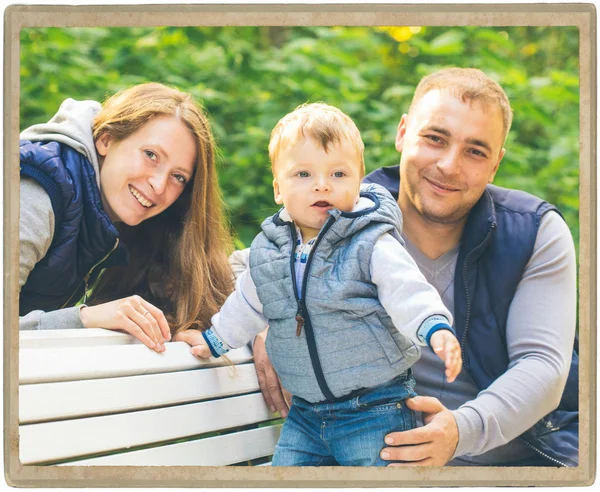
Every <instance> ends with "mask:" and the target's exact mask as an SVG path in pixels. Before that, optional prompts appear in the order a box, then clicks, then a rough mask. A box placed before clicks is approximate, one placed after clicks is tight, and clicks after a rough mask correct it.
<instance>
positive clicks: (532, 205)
mask: <svg viewBox="0 0 600 492" xmlns="http://www.w3.org/2000/svg"><path fill="white" fill-rule="evenodd" d="M364 182H367V183H379V184H381V185H382V186H384V187H385V188H386V189H387V190H388V191H389V192H390V193H391V194H392V196H394V198H395V199H397V198H398V190H399V186H400V176H399V166H392V167H386V168H381V169H378V170H376V171H374V172H373V173H371V174H369V175H368V176H366V177H365V179H364ZM551 210H553V211H556V212H558V210H557V209H556V207H554V206H552V205H550V204H548V203H547V202H545V201H543V200H541V199H539V198H537V197H535V196H533V195H530V194H528V193H525V192H522V191H516V190H509V189H505V188H500V187H498V186H493V185H488V186H487V188H486V190H485V192H484V194H483V196H482V197H481V199H480V200H479V201H478V202H477V204H476V205H475V206H474V207H473V209H472V210H471V212H470V213H469V217H468V219H467V223H466V225H465V230H464V232H463V237H462V239H461V244H460V249H459V254H458V259H457V263H456V272H455V278H454V327H455V329H456V334H457V337H458V339H459V341H460V342H461V346H462V350H463V353H464V359H463V360H464V361H465V364H464V370H465V371H466V372H467V374H468V375H469V376H470V378H471V380H472V381H473V384H474V385H475V387H476V388H477V390H478V391H481V390H483V389H485V388H487V387H488V386H489V385H490V384H492V383H493V382H494V381H495V380H496V379H497V378H498V377H500V376H501V375H502V374H504V372H506V370H507V369H508V353H507V349H506V336H505V330H506V320H507V317H508V308H509V306H510V303H511V301H512V299H513V297H514V294H515V291H516V288H517V285H518V283H519V281H520V280H521V277H522V275H523V271H524V270H525V266H526V265H527V263H528V262H529V259H530V258H531V255H532V253H533V248H534V246H535V240H536V237H537V232H538V228H539V224H540V219H541V217H542V216H543V215H544V214H545V213H547V212H549V211H551ZM507 265H510V268H507ZM576 349H577V340H575V349H574V351H573V358H572V361H571V369H570V372H569V376H568V379H567V384H566V387H565V390H564V393H563V396H562V399H561V402H560V404H559V406H558V408H557V409H556V410H554V411H553V412H551V413H549V414H548V415H546V416H545V417H544V418H543V419H541V420H540V421H539V422H537V423H536V424H535V425H534V426H533V427H532V428H531V429H529V430H528V431H526V432H525V433H524V434H522V435H521V436H520V438H521V439H522V440H523V441H525V442H526V443H527V444H528V445H529V446H530V447H531V448H532V449H533V450H534V451H536V453H537V455H539V460H538V461H536V462H535V463H528V464H535V465H540V466H577V464H578V447H579V411H578V409H579V401H578V398H579V391H578V384H579V357H578V355H577V350H576Z"/></svg>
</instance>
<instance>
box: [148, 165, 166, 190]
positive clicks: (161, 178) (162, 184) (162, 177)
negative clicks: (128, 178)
mask: <svg viewBox="0 0 600 492" xmlns="http://www.w3.org/2000/svg"><path fill="white" fill-rule="evenodd" d="M168 181H169V172H168V170H161V169H157V170H156V172H155V173H154V174H152V175H151V176H150V178H148V182H149V183H150V186H151V187H152V189H153V190H154V192H155V193H156V194H157V195H162V194H163V193H164V192H165V190H166V189H167V183H168Z"/></svg>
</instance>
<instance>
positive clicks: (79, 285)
mask: <svg viewBox="0 0 600 492" xmlns="http://www.w3.org/2000/svg"><path fill="white" fill-rule="evenodd" d="M117 246H119V238H117V240H116V241H115V245H114V246H113V247H112V249H111V250H110V251H109V252H108V253H107V254H106V255H105V256H104V258H102V259H101V260H100V261H98V262H97V263H96V264H95V265H94V266H93V267H92V268H90V271H89V272H87V275H86V276H85V277H83V280H81V281H80V282H79V284H78V285H77V288H76V289H75V291H74V292H73V293H72V294H71V297H69V299H68V300H67V302H65V303H64V304H63V305H62V307H61V309H64V307H65V306H66V305H67V304H69V302H71V299H73V296H74V295H75V294H77V292H78V291H79V287H81V284H82V283H83V284H84V290H83V303H84V304H85V303H86V302H87V291H88V282H89V280H90V276H91V274H92V272H93V271H94V269H95V268H96V267H97V266H98V265H100V263H102V262H103V261H104V260H106V258H108V257H109V256H110V255H111V254H113V252H114V251H115V249H117Z"/></svg>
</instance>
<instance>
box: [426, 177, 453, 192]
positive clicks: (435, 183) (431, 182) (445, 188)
mask: <svg viewBox="0 0 600 492" xmlns="http://www.w3.org/2000/svg"><path fill="white" fill-rule="evenodd" d="M425 180H426V181H427V182H428V183H429V184H432V185H433V186H435V187H436V188H440V189H442V190H445V191H459V189H458V188H452V187H450V186H448V185H443V184H440V183H438V182H436V181H432V180H430V179H428V178H425Z"/></svg>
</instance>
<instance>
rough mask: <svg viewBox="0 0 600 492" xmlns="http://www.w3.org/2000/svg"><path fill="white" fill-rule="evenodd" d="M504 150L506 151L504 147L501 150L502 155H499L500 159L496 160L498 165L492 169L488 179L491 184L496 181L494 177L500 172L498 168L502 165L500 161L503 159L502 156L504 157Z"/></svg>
mask: <svg viewBox="0 0 600 492" xmlns="http://www.w3.org/2000/svg"><path fill="white" fill-rule="evenodd" d="M504 152H505V149H504V148H503V149H502V150H501V151H500V155H499V156H498V161H497V162H496V165H495V166H494V168H493V169H492V173H491V174H490V177H489V179H488V183H490V184H491V183H493V182H494V178H495V177H496V173H497V172H498V168H499V167H500V162H501V161H502V158H503V157H504Z"/></svg>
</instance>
